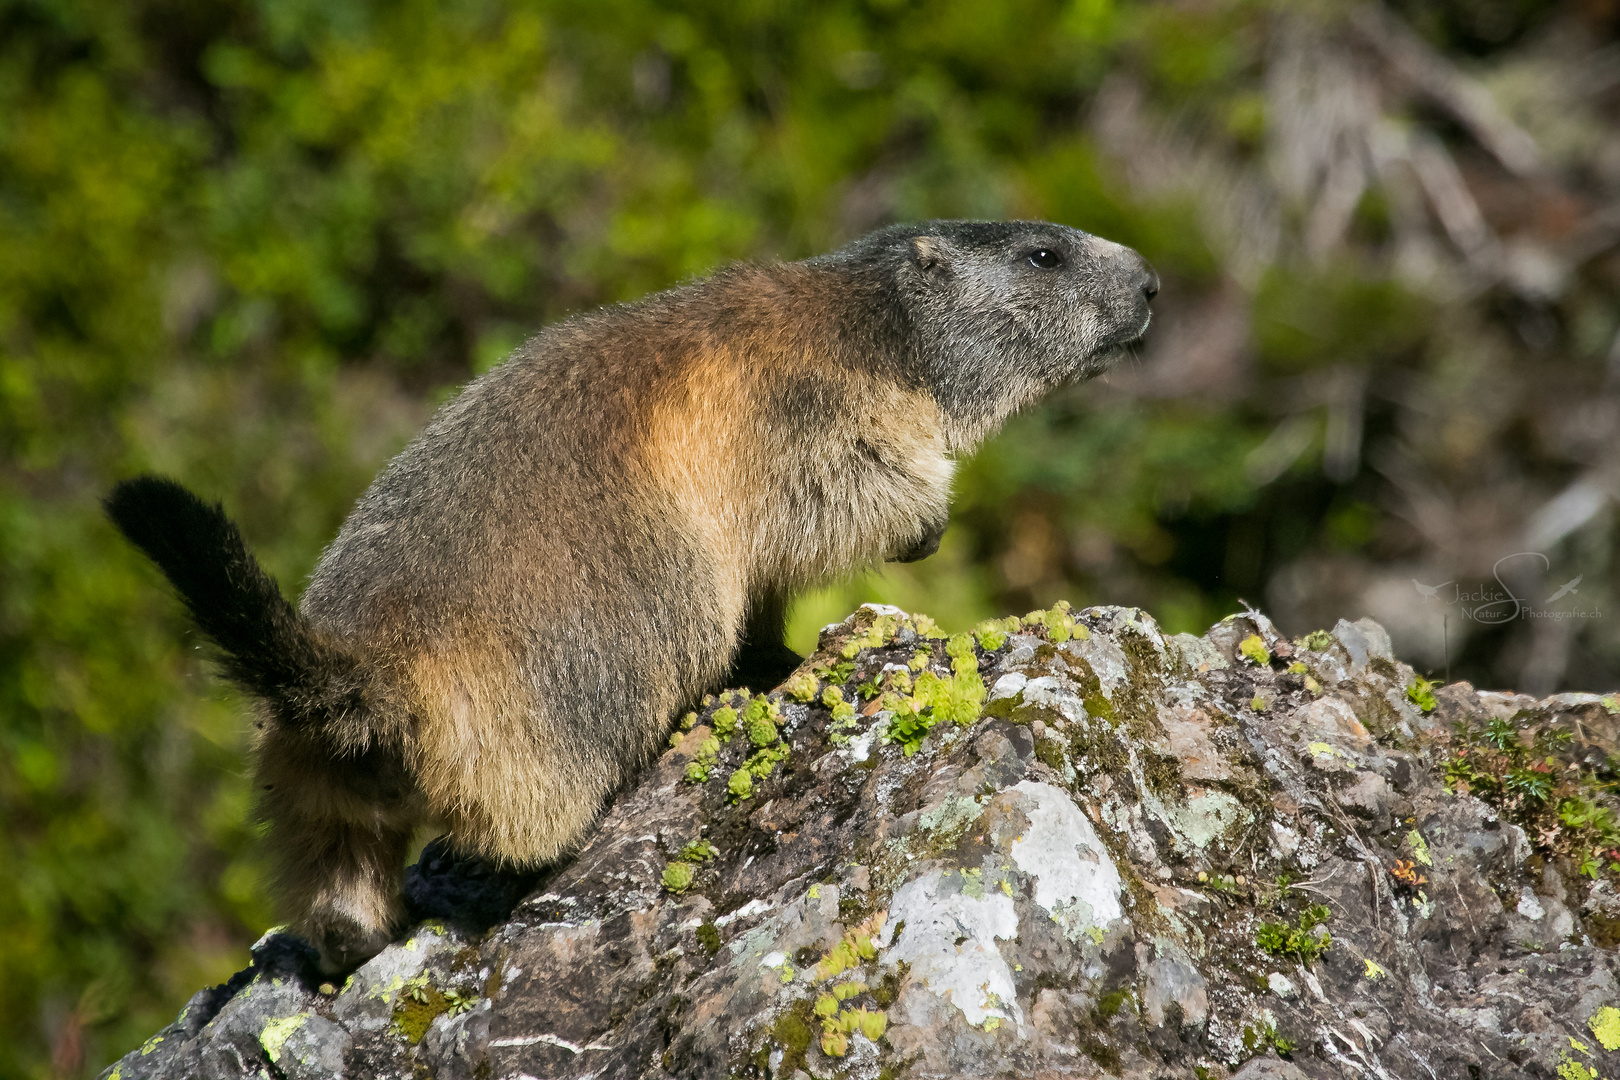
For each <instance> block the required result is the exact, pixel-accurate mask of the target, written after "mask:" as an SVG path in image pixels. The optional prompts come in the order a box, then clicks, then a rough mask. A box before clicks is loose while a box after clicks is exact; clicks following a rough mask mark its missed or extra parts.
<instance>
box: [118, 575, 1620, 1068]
mask: <svg viewBox="0 0 1620 1080" xmlns="http://www.w3.org/2000/svg"><path fill="white" fill-rule="evenodd" d="M1617 712H1620V701H1617V700H1616V699H1615V698H1613V697H1609V698H1599V697H1596V696H1593V695H1561V696H1559V697H1556V698H1551V699H1548V700H1545V701H1534V700H1530V699H1528V698H1522V697H1515V696H1512V695H1505V694H1488V693H1476V692H1475V691H1474V690H1473V689H1472V688H1471V687H1468V686H1467V685H1466V684H1458V685H1453V686H1449V687H1445V688H1440V689H1438V692H1436V688H1432V687H1430V686H1428V684H1426V683H1424V682H1422V681H1421V680H1419V679H1417V678H1416V676H1415V675H1414V673H1413V672H1412V670H1411V669H1410V668H1408V667H1406V666H1405V665H1403V664H1401V663H1399V662H1398V661H1396V660H1395V659H1394V657H1392V656H1391V655H1390V651H1389V641H1388V637H1387V636H1386V635H1385V634H1384V633H1383V631H1382V630H1381V629H1379V628H1378V627H1377V626H1376V625H1374V624H1372V623H1370V622H1366V621H1363V622H1361V623H1356V624H1351V623H1344V622H1341V623H1340V624H1339V625H1338V626H1337V627H1336V628H1335V630H1334V631H1333V632H1332V633H1331V634H1326V633H1320V632H1319V633H1317V634H1314V635H1311V636H1310V637H1308V638H1306V639H1303V640H1302V641H1300V642H1296V643H1290V642H1288V641H1286V640H1284V639H1282V638H1280V637H1279V636H1278V635H1277V633H1276V631H1275V630H1274V629H1273V628H1272V626H1271V624H1270V623H1269V622H1268V621H1267V620H1266V619H1265V617H1264V616H1262V615H1259V614H1258V613H1253V612H1251V613H1248V614H1245V615H1242V616H1238V617H1235V618H1231V619H1228V620H1226V621H1224V622H1222V623H1220V624H1217V626H1216V627H1214V628H1213V629H1212V630H1211V631H1210V633H1209V634H1208V635H1206V636H1205V637H1202V638H1197V637H1193V636H1190V635H1176V636H1173V637H1172V636H1167V635H1164V634H1162V633H1161V632H1160V631H1159V630H1158V628H1157V627H1156V626H1155V624H1154V623H1153V621H1152V620H1151V619H1150V618H1149V617H1148V616H1146V615H1145V614H1143V613H1142V612H1139V611H1135V610H1130V609H1119V608H1091V609H1087V610H1084V611H1078V610H1077V611H1069V610H1067V609H1066V608H1064V607H1062V606H1061V605H1060V607H1059V608H1054V609H1053V610H1052V611H1049V612H1039V613H1033V614H1032V616H1030V617H1026V618H1025V619H1024V620H1005V621H1002V622H999V623H993V624H987V625H986V626H984V627H981V628H980V629H979V630H978V631H975V633H974V634H973V635H971V636H970V635H959V636H957V637H955V638H951V639H948V640H947V639H944V638H943V637H941V636H939V635H937V634H936V633H934V632H933V630H932V624H931V623H929V622H928V620H926V619H924V618H920V617H918V618H913V617H910V616H903V615H902V614H901V613H899V612H897V611H895V610H893V609H886V608H870V607H869V608H864V609H862V610H861V611H860V612H857V613H856V614H855V615H854V616H852V617H851V618H850V619H849V620H847V621H846V622H844V623H842V624H839V625H837V626H833V627H829V628H828V629H827V630H826V631H824V632H823V635H822V640H821V648H820V650H819V651H818V652H817V654H816V655H815V656H814V657H812V658H811V660H810V662H809V663H808V664H807V665H806V666H805V667H804V668H801V669H800V672H799V673H798V674H797V675H796V676H795V677H794V678H793V679H790V680H789V681H788V683H786V684H784V686H783V687H782V688H780V689H779V690H777V691H775V692H773V693H772V694H770V695H769V696H768V697H767V696H764V695H761V696H758V697H757V698H750V697H748V696H746V695H745V694H738V695H731V694H728V695H722V697H721V699H720V700H715V701H712V702H710V703H708V704H707V705H706V707H705V708H704V709H703V710H701V711H700V712H699V713H698V714H695V715H693V716H691V717H688V718H687V720H686V721H685V723H684V725H683V727H684V731H681V732H677V733H676V734H675V736H674V737H673V739H672V743H673V744H674V745H673V746H672V748H671V749H670V750H669V752H668V753H666V754H664V756H663V757H662V758H661V759H660V760H659V761H658V762H656V763H655V764H654V765H653V766H652V767H650V768H649V769H648V770H647V771H646V772H645V773H644V775H643V776H642V777H641V778H640V780H639V782H638V783H637V785H636V786H635V787H633V788H632V789H630V790H628V791H626V792H624V793H623V794H622V795H621V796H620V798H619V799H618V800H617V801H616V803H615V804H614V805H613V806H612V808H611V809H610V810H609V811H608V812H607V814H606V815H605V816H604V818H603V820H602V822H601V825H600V827H599V829H598V830H597V831H596V833H595V834H594V836H593V837H592V839H591V840H590V842H589V843H588V844H587V845H586V846H585V847H584V848H583V850H581V851H580V853H579V854H578V855H577V856H576V857H575V858H573V859H572V860H570V861H569V862H567V863H566V864H564V865H561V866H558V867H555V868H553V869H551V870H549V871H548V872H547V873H545V874H544V875H543V876H532V877H528V878H524V877H519V876H513V875H503V874H500V873H496V872H493V871H490V870H489V869H487V868H483V867H479V866H477V865H473V864H467V863H463V862H459V861H457V860H456V859H454V858H453V857H451V856H450V855H449V854H448V853H446V852H444V851H443V850H441V849H439V848H437V847H431V848H430V849H429V852H428V853H427V855H426V856H425V857H424V859H423V861H422V863H420V864H419V865H418V866H417V867H414V868H413V869H412V872H411V875H410V879H409V883H408V895H409V899H410V902H411V904H412V907H413V911H414V912H415V913H416V914H417V915H418V916H419V917H420V918H421V920H422V921H420V922H419V923H418V925H416V926H415V927H414V928H413V929H412V930H411V931H410V933H409V935H408V937H407V938H406V939H405V940H403V941H401V942H398V943H396V944H395V945H393V946H391V947H390V948H388V949H387V950H386V951H384V952H383V953H382V954H381V955H379V956H378V957H376V958H375V959H373V960H372V961H370V962H369V963H367V964H366V965H365V966H363V967H362V968H360V969H359V970H358V971H356V972H355V973H354V975H353V976H352V977H351V978H350V979H349V980H348V981H347V982H346V983H345V984H344V985H343V986H342V987H340V988H339V987H333V986H330V985H327V986H324V987H323V986H322V985H321V980H320V978H319V977H318V976H316V975H314V974H313V972H312V969H311V968H310V966H309V956H308V953H307V951H306V950H305V949H304V948H303V947H302V946H301V944H300V943H298V942H297V941H296V940H294V939H291V938H289V937H286V936H284V935H278V934H275V933H272V934H270V935H267V936H266V938H265V939H264V940H263V941H261V942H260V943H259V945H258V946H256V947H255V949H254V954H253V955H254V962H253V965H252V966H251V967H249V968H248V969H247V970H245V971H243V972H241V973H240V974H238V975H237V976H236V977H235V978H233V979H232V980H231V981H230V982H228V983H226V984H224V985H222V986H219V987H215V988H213V989H210V990H205V991H203V992H201V993H199V994H198V995H197V996H196V997H195V998H194V999H193V1000H192V1001H191V1003H190V1004H189V1005H187V1007H186V1009H185V1010H184V1012H182V1014H181V1016H180V1018H179V1019H178V1020H176V1022H175V1023H174V1024H173V1025H171V1026H170V1027H168V1028H166V1029H164V1030H163V1031H161V1032H159V1033H158V1034H157V1035H155V1036H153V1038H152V1039H151V1040H149V1041H148V1042H147V1044H146V1045H145V1046H143V1047H141V1048H139V1049H137V1050H135V1051H134V1052H132V1053H131V1054H129V1055H128V1056H127V1057H125V1058H124V1059H123V1060H122V1061H120V1062H119V1063H117V1064H116V1065H114V1066H113V1067H112V1068H111V1069H109V1070H108V1071H107V1072H106V1073H104V1074H103V1076H104V1077H111V1078H116V1080H137V1078H146V1077H221V1078H226V1077H247V1076H254V1077H283V1078H289V1080H292V1078H296V1080H304V1078H308V1080H317V1078H320V1080H324V1078H329V1077H335V1076H347V1077H351V1078H359V1077H401V1078H404V1077H423V1076H436V1077H444V1078H456V1080H461V1078H475V1077H492V1078H514V1080H515V1078H520V1077H557V1078H561V1077H580V1078H584V1077H595V1078H604V1080H605V1078H610V1077H624V1078H629V1077H716V1078H727V1077H795V1078H804V1077H816V1078H822V1077H832V1076H849V1077H861V1078H870V1080H877V1078H879V1077H932V1076H1000V1075H1019V1076H1036V1077H1047V1076H1078V1077H1100V1076H1117V1077H1144V1078H1145V1077H1154V1078H1157V1077H1241V1078H1243V1080H1260V1078H1263V1077H1266V1078H1300V1077H1341V1076H1342V1077H1375V1078H1390V1077H1401V1078H1407V1077H1413V1078H1418V1077H1422V1078H1434V1080H1442V1078H1446V1080H1449V1078H1453V1077H1458V1078H1467V1077H1482V1078H1496V1077H1520V1076H1524V1077H1557V1078H1560V1080H1594V1078H1596V1077H1600V1076H1601V1077H1609V1078H1614V1077H1620V1008H1617V1007H1620V985H1617V981H1616V980H1617V974H1620V964H1617V957H1616V954H1615V952H1614V945H1615V943H1616V941H1617V940H1620V887H1617V881H1620V850H1615V847H1614V845H1613V844H1611V843H1610V841H1616V840H1620V830H1617V829H1616V827H1615V825H1614V820H1615V815H1614V814H1613V803H1612V801H1611V800H1610V796H1609V794H1608V784H1609V783H1610V781H1611V780H1612V779H1613V777H1612V775H1611V773H1610V771H1609V760H1610V755H1611V754H1612V753H1614V752H1615V750H1616V743H1617V739H1620V722H1617V721H1620V717H1616V715H1615V714H1616V713H1617ZM1543 751H1545V754H1543ZM1493 769H1494V770H1495V771H1494V773H1493V772H1492V770H1493ZM1605 815H1607V816H1605ZM1605 844H1609V846H1608V847H1605ZM514 905H515V907H514Z"/></svg>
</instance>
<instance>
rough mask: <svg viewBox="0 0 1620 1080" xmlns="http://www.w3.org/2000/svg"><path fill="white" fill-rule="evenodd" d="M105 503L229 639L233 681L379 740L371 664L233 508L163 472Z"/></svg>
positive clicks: (225, 648) (353, 737) (275, 702)
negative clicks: (239, 524) (300, 599)
mask: <svg viewBox="0 0 1620 1080" xmlns="http://www.w3.org/2000/svg"><path fill="white" fill-rule="evenodd" d="M104 505H105V507H106V510H107V516H108V517H110V518H112V520H113V524H115V525H117V526H118V528H119V529H120V530H121V531H122V532H123V534H124V535H125V536H127V537H129V539H130V540H131V541H133V542H134V544H135V545H136V546H137V547H139V548H140V549H141V550H142V551H144V552H146V554H147V555H149V556H150V557H151V559H152V561H153V562H155V563H157V564H158V567H159V568H160V569H161V570H162V571H163V573H164V574H165V575H166V576H167V577H168V579H169V580H170V581H171V582H172V583H173V584H174V587H175V588H176V589H177V590H178V591H179V593H180V596H181V598H182V599H183V600H184V601H185V603H186V607H187V608H189V609H190V610H191V614H192V616H193V617H194V618H195V619H196V620H197V625H198V626H199V627H200V628H201V629H202V631H203V633H205V634H207V635H208V636H209V637H210V638H212V639H213V641H214V643H215V644H216V645H218V646H219V648H220V650H221V652H222V654H223V655H222V656H221V658H220V659H221V663H222V665H223V666H224V668H225V673H226V674H227V675H229V676H230V678H231V679H233V680H234V681H235V682H237V683H239V684H240V685H241V686H242V687H243V688H244V689H246V690H249V691H251V692H252V693H255V694H257V695H259V696H260V697H262V698H264V699H265V700H266V701H267V702H269V703H270V705H271V708H272V710H273V711H274V713H275V714H276V716H277V717H278V718H279V719H281V720H282V721H284V722H288V723H292V724H296V725H298V726H300V727H304V728H307V729H314V730H311V731H310V733H311V734H319V735H324V736H326V737H328V738H332V739H334V740H335V741H336V742H338V743H340V744H344V745H346V746H348V747H350V748H353V749H360V748H362V747H363V746H364V744H366V743H368V742H369V741H370V740H369V738H368V737H367V735H366V733H365V731H364V728H365V720H364V715H363V713H364V711H365V710H364V706H365V704H366V702H365V698H366V696H367V695H366V690H367V686H366V684H367V682H368V680H367V678H366V673H365V671H364V670H363V668H362V665H361V664H360V663H359V662H358V660H357V659H356V658H355V657H354V656H352V655H351V654H350V653H349V652H348V651H347V650H345V649H343V648H341V647H340V646H339V645H338V644H337V643H336V642H333V641H331V640H329V639H327V638H325V637H324V636H323V635H321V634H319V633H318V632H317V631H316V630H315V628H314V627H312V626H310V625H309V624H308V623H307V622H306V621H304V619H303V618H301V617H300V616H299V614H298V612H297V611H295V610H294V609H293V606H292V605H291V604H289V603H288V602H287V601H286V599H285V598H284V597H283V596H282V595H281V590H280V589H279V588H278V587H277V586H276V583H275V582H274V581H273V580H272V579H271V578H270V575H268V574H266V573H265V572H264V570H263V568H262V567H260V566H259V564H258V561H257V560H255V559H254V558H253V555H252V554H251V553H250V552H249V551H248V549H247V545H246V544H245V543H243V541H242V534H241V533H240V532H238V531H237V528H236V526H235V525H234V524H232V523H231V520H230V519H229V518H227V517H226V516H225V511H224V508H223V507H221V506H220V505H219V504H217V503H216V504H214V505H209V504H208V503H205V502H203V501H202V500H201V499H199V498H198V497H197V496H196V495H193V494H192V493H191V492H189V491H187V490H186V489H185V488H183V487H181V486H180V485H179V484H177V483H175V482H174V481H173V480H166V479H164V478H162V477H158V476H140V477H136V478H135V479H133V480H126V481H124V482H123V483H121V484H119V485H118V486H117V487H115V488H114V489H113V491H112V494H111V495H109V496H107V499H106V502H105V504H104Z"/></svg>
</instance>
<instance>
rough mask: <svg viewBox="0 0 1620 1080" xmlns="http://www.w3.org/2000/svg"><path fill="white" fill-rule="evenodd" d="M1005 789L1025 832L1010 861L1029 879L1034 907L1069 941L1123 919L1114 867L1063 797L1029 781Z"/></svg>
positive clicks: (1084, 820) (1087, 825) (1056, 790)
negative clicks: (1017, 805) (1019, 799)
mask: <svg viewBox="0 0 1620 1080" xmlns="http://www.w3.org/2000/svg"><path fill="white" fill-rule="evenodd" d="M1011 790H1013V791H1016V792H1018V793H1019V794H1020V795H1022V796H1023V801H1024V805H1023V807H1022V808H1021V809H1022V810H1023V813H1024V816H1025V817H1027V818H1028V819H1029V830H1028V831H1027V832H1025V833H1024V835H1023V836H1022V837H1021V838H1019V839H1017V840H1014V841H1013V844H1012V857H1013V861H1014V862H1015V863H1017V864H1018V868H1019V869H1020V870H1022V871H1023V872H1024V873H1026V874H1028V875H1030V876H1031V877H1033V878H1034V879H1035V903H1037V904H1039V905H1040V906H1041V907H1043V908H1045V909H1046V911H1047V912H1048V913H1049V914H1050V915H1051V916H1052V918H1053V919H1054V920H1056V921H1057V922H1058V923H1059V924H1061V925H1062V926H1063V929H1064V932H1065V933H1066V934H1068V935H1069V937H1070V938H1071V939H1075V938H1078V936H1079V935H1080V934H1083V933H1084V932H1085V931H1086V930H1087V929H1088V928H1091V927H1097V928H1107V927H1108V926H1109V925H1111V924H1112V923H1114V922H1116V921H1117V920H1119V919H1121V918H1123V917H1124V915H1125V912H1124V909H1123V908H1121V907H1120V903H1119V891H1120V880H1119V869H1118V867H1116V866H1115V865H1114V860H1113V859H1111V858H1110V857H1109V855H1108V849H1107V848H1105V847H1103V844H1102V841H1101V840H1099V839H1098V838H1097V834H1096V832H1095V831H1094V830H1093V829H1092V827H1091V822H1090V820H1088V819H1087V817H1086V815H1085V814H1083V813H1081V812H1080V808H1079V807H1078V806H1076V805H1075V804H1074V800H1073V799H1071V798H1069V795H1068V793H1067V792H1065V791H1063V790H1062V789H1061V788H1057V787H1053V786H1052V785H1051V784H1042V783H1037V782H1036V781H1033V780H1022V781H1020V782H1019V783H1017V784H1015V785H1014V786H1013V787H1012V788H1011Z"/></svg>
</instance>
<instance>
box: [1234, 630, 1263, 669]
mask: <svg viewBox="0 0 1620 1080" xmlns="http://www.w3.org/2000/svg"><path fill="white" fill-rule="evenodd" d="M1238 652H1239V653H1240V654H1241V655H1242V656H1243V658H1244V659H1245V660H1247V661H1249V663H1251V664H1254V665H1255V666H1257V667H1265V666H1266V665H1267V664H1269V663H1271V650H1270V649H1268V648H1266V643H1265V640H1264V639H1263V638H1262V637H1261V636H1260V635H1259V634H1250V635H1249V636H1248V637H1246V638H1244V639H1243V640H1242V641H1240V642H1238Z"/></svg>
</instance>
